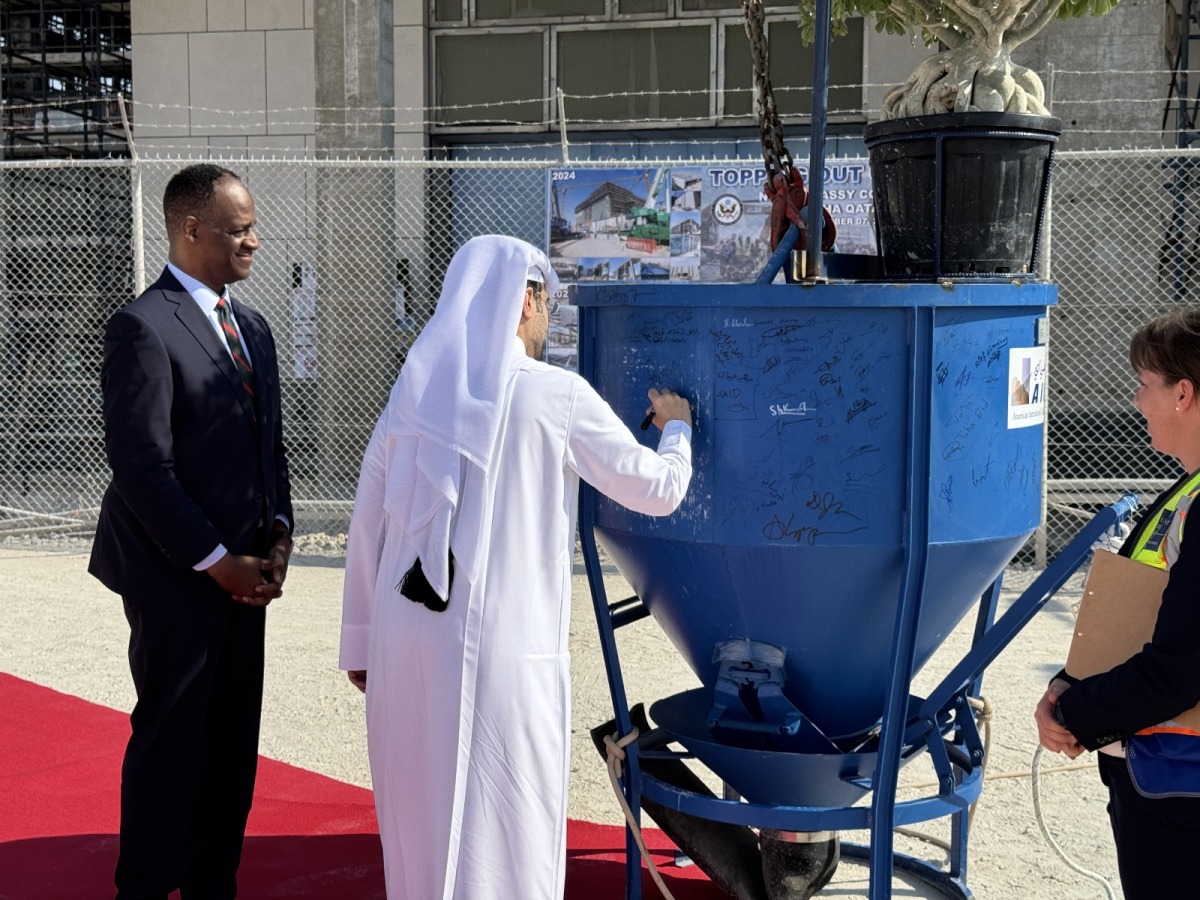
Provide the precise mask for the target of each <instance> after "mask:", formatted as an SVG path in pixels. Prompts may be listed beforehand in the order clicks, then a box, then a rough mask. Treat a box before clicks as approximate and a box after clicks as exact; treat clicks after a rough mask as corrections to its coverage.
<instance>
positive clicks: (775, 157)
mask: <svg viewBox="0 0 1200 900" xmlns="http://www.w3.org/2000/svg"><path fill="white" fill-rule="evenodd" d="M742 12H743V13H744V14H745V16H746V37H748V38H749V39H750V55H751V57H752V58H753V61H754V115H755V118H757V119H758V132H759V136H760V137H761V138H762V151H763V163H764V164H765V166H766V170H767V183H766V184H765V185H764V186H763V193H764V194H765V195H766V197H767V199H768V200H770V201H771V220H770V234H771V249H772V250H774V249H775V248H776V247H777V246H779V242H780V241H781V240H783V237H784V235H785V234H786V233H787V230H788V226H789V224H795V225H796V227H797V228H799V229H800V241H799V242H798V244H797V246H799V247H803V246H804V236H805V235H806V234H807V231H808V229H807V227H806V225H805V222H804V216H803V215H802V214H801V212H800V211H801V210H802V209H804V207H805V205H806V204H807V203H808V191H807V190H805V188H804V178H803V176H802V175H801V174H800V170H799V169H797V168H796V167H795V165H794V164H793V162H792V154H791V153H789V152H788V149H787V147H785V146H783V125H782V124H781V123H780V121H779V110H778V109H777V108H776V106H775V92H774V90H772V88H771V76H770V73H769V72H768V70H767V37H766V25H765V21H764V14H763V7H762V3H761V2H760V0H742ZM821 221H822V227H821V249H822V250H830V249H832V248H833V243H834V241H835V240H836V238H837V226H836V225H834V223H833V217H832V216H830V215H829V211H828V210H827V209H822V210H821Z"/></svg>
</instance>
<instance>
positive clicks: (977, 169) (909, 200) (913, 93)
mask: <svg viewBox="0 0 1200 900" xmlns="http://www.w3.org/2000/svg"><path fill="white" fill-rule="evenodd" d="M1116 2H1117V0H834V2H833V5H832V15H831V19H830V29H831V31H832V33H834V34H841V33H844V32H845V30H846V24H845V23H846V20H847V19H848V18H851V17H854V16H862V17H864V18H870V19H874V21H875V29H876V31H881V32H889V33H893V34H905V33H911V34H916V35H919V36H920V37H921V38H922V39H923V40H924V42H925V44H926V45H927V46H932V45H933V44H939V45H940V46H941V47H942V49H941V50H940V51H938V52H936V53H934V54H933V55H932V56H930V57H928V58H927V59H925V60H924V61H922V63H921V64H920V65H919V66H918V67H917V69H916V70H915V71H914V72H913V73H912V75H911V76H909V78H908V80H907V81H906V82H905V83H904V84H902V85H900V86H898V87H896V88H895V89H893V90H892V91H891V92H889V93H888V94H887V96H886V97H885V100H884V104H883V111H882V119H881V121H879V122H875V123H872V124H870V125H868V126H867V128H866V130H865V131H864V135H863V136H864V139H865V141H866V144H867V150H868V153H869V155H870V158H871V174H872V179H873V181H874V191H875V215H876V228H877V230H878V236H879V242H880V249H881V253H882V256H883V263H884V270H885V272H887V274H889V275H895V276H902V277H903V276H914V277H941V276H943V275H955V274H974V275H998V274H1005V275H1022V274H1025V275H1027V274H1029V273H1030V271H1031V269H1032V266H1033V263H1034V259H1035V258H1036V255H1037V240H1038V235H1039V232H1040V226H1041V219H1042V209H1043V207H1044V203H1045V196H1046V192H1047V190H1048V187H1049V169H1050V163H1051V160H1052V156H1053V149H1054V143H1055V141H1056V140H1057V137H1058V134H1059V132H1060V123H1059V121H1058V119H1055V118H1054V117H1052V116H1051V115H1050V114H1049V110H1048V109H1047V108H1046V105H1045V101H1046V95H1045V89H1044V88H1043V86H1042V81H1041V79H1040V78H1039V77H1038V75H1037V74H1036V73H1035V72H1033V71H1032V70H1030V69H1027V68H1025V67H1024V66H1021V65H1018V64H1016V63H1014V62H1013V61H1012V58H1011V53H1012V51H1013V50H1014V49H1015V48H1016V47H1018V46H1019V45H1020V44H1022V43H1024V42H1025V41H1027V40H1029V39H1030V38H1031V37H1033V36H1034V35H1035V34H1037V33H1038V32H1039V31H1041V30H1042V28H1044V27H1045V26H1046V25H1047V24H1048V23H1049V22H1050V21H1051V20H1052V19H1055V18H1059V19H1069V18H1074V17H1078V16H1084V15H1097V16H1098V15H1103V14H1105V13H1107V12H1109V11H1110V10H1111V9H1113V7H1115V6H1116ZM799 18H800V23H799V24H800V28H801V31H802V33H803V35H804V37H805V39H806V40H807V41H811V40H812V38H813V36H814V34H815V28H816V21H815V4H814V3H813V0H801V3H800V6H799ZM923 197H930V198H932V199H933V200H934V202H933V203H932V204H929V203H922V202H919V201H920V198H923Z"/></svg>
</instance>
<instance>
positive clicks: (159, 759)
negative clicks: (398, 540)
mask: <svg viewBox="0 0 1200 900" xmlns="http://www.w3.org/2000/svg"><path fill="white" fill-rule="evenodd" d="M163 212H164V214H165V216H166V225H167V235H168V238H169V241H170V256H169V262H168V264H167V268H166V270H164V271H163V273H162V275H161V276H160V277H159V279H158V281H157V282H156V283H155V284H153V285H152V286H151V287H150V288H148V289H147V290H146V291H145V293H143V294H142V295H141V296H140V297H138V298H137V299H136V300H134V301H133V302H132V303H129V304H127V305H126V306H124V307H123V308H122V309H120V310H118V311H117V312H116V313H115V314H114V315H113V316H112V318H111V319H110V320H109V321H108V324H107V326H106V330H105V336H104V361H103V368H102V370H101V384H102V388H103V396H104V442H105V451H106V453H107V456H108V463H109V466H110V468H111V469H112V482H111V484H110V485H109V487H108V490H107V491H106V492H105V494H104V500H103V503H102V505H101V508H100V519H99V523H98V525H97V528H96V539H95V543H94V545H93V548H92V557H91V563H90V565H89V567H88V568H89V571H90V572H91V573H92V574H93V575H95V576H96V577H97V578H99V579H100V580H101V581H102V582H103V583H104V584H105V585H106V586H107V587H108V588H109V589H110V590H112V591H115V592H116V593H118V594H120V595H121V598H122V600H123V601H124V606H125V616H126V618H127V619H128V620H129V626H130V639H129V666H130V670H131V672H132V674H133V682H134V686H135V687H136V688H137V698H138V699H137V705H136V706H135V707H134V710H133V714H132V716H131V722H132V725H133V735H132V737H131V738H130V740H129V745H128V747H127V748H126V751H125V761H124V765H123V766H122V769H121V839H120V855H119V858H118V861H117V869H116V884H117V898H118V900H143V898H154V900H165V898H166V896H167V894H168V893H170V892H171V891H173V890H176V889H179V890H180V892H181V896H182V897H183V900H189V898H190V900H201V898H203V900H224V898H232V897H233V896H234V895H235V894H236V893H237V885H236V874H237V869H238V863H239V861H240V859H241V852H242V841H243V837H244V835H245V828H246V818H247V816H248V815H249V812H250V802H251V797H252V795H253V791H254V776H255V768H256V765H257V760H258V731H259V719H260V715H261V710H262V685H263V633H264V624H265V620H266V609H265V607H266V605H267V604H268V603H270V602H271V600H272V599H274V598H275V597H277V596H279V594H280V591H281V587H282V585H283V580H284V576H285V575H286V573H287V563H288V557H289V556H290V554H291V546H292V541H291V534H290V532H291V522H292V521H293V520H292V508H291V493H290V488H289V486H288V470H287V460H286V456H285V453H284V447H283V431H282V425H281V419H280V399H279V372H278V365H277V363H276V357H275V344H274V341H273V339H272V337H271V331H270V329H269V328H268V326H267V323H266V320H265V319H263V317H262V316H261V315H259V314H258V313H257V312H255V311H254V310H252V309H250V308H249V307H246V306H243V305H241V304H239V303H237V302H236V301H231V300H230V299H229V298H228V294H227V293H226V288H227V286H228V285H229V284H231V283H233V282H235V281H241V280H242V279H244V278H246V276H248V275H249V274H250V266H251V261H252V259H253V256H254V252H255V251H256V250H257V249H258V247H259V243H258V237H257V236H256V235H255V231H254V226H255V224H256V219H255V211H254V200H253V198H252V197H251V196H250V192H249V191H248V190H247V189H246V187H245V186H244V185H243V184H242V182H241V181H240V180H239V179H238V177H237V176H236V175H235V174H234V173H233V172H230V171H229V170H227V169H222V168H220V167H218V166H214V165H207V164H205V165H196V166H190V167H188V168H186V169H183V170H182V171H180V172H178V173H177V174H176V175H175V176H174V177H173V178H172V179H171V181H170V183H169V184H168V185H167V188H166V191H165V193H164V195H163Z"/></svg>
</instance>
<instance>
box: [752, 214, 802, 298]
mask: <svg viewBox="0 0 1200 900" xmlns="http://www.w3.org/2000/svg"><path fill="white" fill-rule="evenodd" d="M799 241H800V229H799V228H798V227H797V226H796V223H795V222H792V223H790V224H789V225H788V230H787V233H786V234H785V235H784V236H783V240H781V241H780V242H779V246H778V247H776V248H775V252H774V253H772V254H771V258H770V259H768V260H767V264H766V266H764V267H763V270H762V272H760V273H759V275H758V279H757V280H756V281H755V284H770V283H771V282H772V281H774V280H775V276H776V275H778V274H779V270H780V268H782V267H783V265H784V263H786V262H787V261H788V258H789V257H790V256H791V255H792V250H793V248H795V246H796V244H797V243H798V242H799Z"/></svg>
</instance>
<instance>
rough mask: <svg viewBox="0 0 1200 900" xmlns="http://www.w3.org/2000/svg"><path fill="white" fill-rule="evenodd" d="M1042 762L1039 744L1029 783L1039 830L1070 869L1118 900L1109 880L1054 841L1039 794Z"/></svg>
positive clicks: (1031, 766) (1032, 763) (1113, 899)
mask: <svg viewBox="0 0 1200 900" xmlns="http://www.w3.org/2000/svg"><path fill="white" fill-rule="evenodd" d="M1041 760H1042V746H1041V745H1040V744H1039V745H1038V748H1037V749H1036V750H1034V751H1033V762H1031V763H1030V765H1029V769H1030V773H1031V774H1032V777H1031V778H1030V780H1029V783H1030V785H1031V786H1032V789H1033V814H1034V817H1035V818H1036V819H1037V823H1038V828H1040V829H1041V830H1042V836H1043V837H1044V838H1045V839H1046V843H1048V844H1049V845H1050V847H1051V849H1052V850H1054V852H1055V853H1056V854H1058V858H1059V859H1061V860H1062V861H1063V862H1064V863H1066V864H1067V867H1068V868H1070V869H1072V870H1073V871H1076V872H1078V873H1079V874H1080V875H1086V876H1087V877H1088V878H1090V879H1092V880H1093V881H1098V882H1099V883H1100V885H1101V886H1102V887H1103V888H1104V893H1105V894H1106V895H1107V896H1108V900H1116V897H1117V895H1116V894H1115V893H1113V888H1112V885H1111V884H1109V883H1108V880H1107V879H1106V878H1105V877H1104V876H1103V875H1101V874H1100V873H1099V872H1093V871H1092V870H1091V869H1085V868H1084V867H1083V866H1081V865H1079V863H1077V862H1075V860H1073V859H1071V857H1069V856H1067V854H1066V851H1064V850H1063V848H1062V847H1060V846H1059V845H1058V841H1056V840H1055V839H1054V835H1052V834H1051V833H1050V829H1049V828H1048V827H1047V825H1046V820H1045V819H1044V818H1043V817H1042V802H1041V798H1040V796H1039V794H1038V772H1039V767H1040V766H1041Z"/></svg>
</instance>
